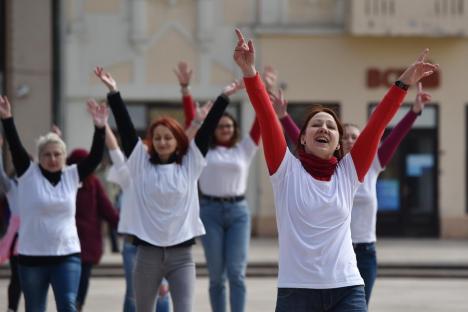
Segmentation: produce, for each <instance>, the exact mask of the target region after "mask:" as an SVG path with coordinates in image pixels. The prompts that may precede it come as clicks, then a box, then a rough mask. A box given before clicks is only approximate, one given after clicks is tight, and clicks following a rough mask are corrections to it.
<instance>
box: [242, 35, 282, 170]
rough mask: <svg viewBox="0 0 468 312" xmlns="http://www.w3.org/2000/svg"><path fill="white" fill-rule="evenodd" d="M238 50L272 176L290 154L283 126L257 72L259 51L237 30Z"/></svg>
mask: <svg viewBox="0 0 468 312" xmlns="http://www.w3.org/2000/svg"><path fill="white" fill-rule="evenodd" d="M236 34H237V39H238V40H237V46H236V48H235V50H234V61H235V62H236V64H237V65H238V66H239V67H240V69H241V70H242V73H243V74H244V83H245V87H246V90H247V94H248V95H249V98H250V102H251V103H252V105H253V107H254V109H255V113H256V114H257V118H258V122H259V124H260V132H261V136H262V139H263V153H264V154H265V159H266V162H267V166H268V171H269V173H270V175H273V174H274V173H275V172H276V170H278V167H279V165H280V164H281V161H282V160H283V158H284V155H285V153H286V140H285V138H284V135H283V131H282V129H281V125H280V123H279V121H278V118H276V114H275V111H274V109H273V106H272V105H271V103H270V98H269V96H268V93H267V91H266V89H265V86H264V85H263V82H262V80H261V78H260V76H259V75H258V73H257V70H256V69H255V50H254V46H253V43H252V41H251V40H249V42H248V43H246V42H245V40H244V37H243V36H242V33H241V32H240V31H239V30H238V29H236Z"/></svg>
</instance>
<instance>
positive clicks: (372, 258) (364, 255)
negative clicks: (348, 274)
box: [353, 243, 377, 304]
mask: <svg viewBox="0 0 468 312" xmlns="http://www.w3.org/2000/svg"><path fill="white" fill-rule="evenodd" d="M353 246H354V252H355V253H356V260H357V266H358V269H359V273H361V277H362V279H363V280H364V284H365V286H364V289H365V292H366V303H367V304H369V301H370V296H371V293H372V288H373V287H374V283H375V279H376V277H377V255H376V251H375V243H361V244H353Z"/></svg>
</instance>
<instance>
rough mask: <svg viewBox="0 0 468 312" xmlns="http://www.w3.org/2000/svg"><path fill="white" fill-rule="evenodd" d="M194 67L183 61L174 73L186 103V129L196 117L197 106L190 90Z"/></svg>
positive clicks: (184, 103) (183, 100) (183, 101)
mask: <svg viewBox="0 0 468 312" xmlns="http://www.w3.org/2000/svg"><path fill="white" fill-rule="evenodd" d="M192 73H193V72H192V69H191V68H190V67H189V65H188V63H187V62H184V61H181V62H179V63H178V64H177V68H176V69H174V74H175V75H176V77H177V80H178V81H179V85H180V92H181V93H182V103H183V105H184V115H185V123H184V124H185V129H187V128H189V127H190V124H191V122H192V120H193V119H194V118H195V108H194V102H193V99H192V94H191V92H190V79H191V78H192Z"/></svg>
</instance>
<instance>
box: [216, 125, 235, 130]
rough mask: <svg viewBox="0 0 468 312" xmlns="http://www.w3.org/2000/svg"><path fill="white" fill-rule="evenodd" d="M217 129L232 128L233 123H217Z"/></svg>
mask: <svg viewBox="0 0 468 312" xmlns="http://www.w3.org/2000/svg"><path fill="white" fill-rule="evenodd" d="M216 128H217V129H232V128H234V125H232V124H230V125H218V126H217V127H216Z"/></svg>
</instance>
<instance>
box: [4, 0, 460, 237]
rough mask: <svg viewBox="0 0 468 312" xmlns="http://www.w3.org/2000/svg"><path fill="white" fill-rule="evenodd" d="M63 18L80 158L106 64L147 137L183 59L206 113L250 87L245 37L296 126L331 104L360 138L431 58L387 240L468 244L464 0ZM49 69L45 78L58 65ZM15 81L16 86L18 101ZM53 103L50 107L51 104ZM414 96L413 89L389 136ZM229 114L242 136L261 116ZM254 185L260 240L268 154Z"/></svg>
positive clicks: (267, 219)
mask: <svg viewBox="0 0 468 312" xmlns="http://www.w3.org/2000/svg"><path fill="white" fill-rule="evenodd" d="M17 2H18V3H21V2H27V1H26V0H22V1H14V3H17ZM29 2H31V3H35V2H34V1H29ZM12 3H13V1H12ZM37 6H39V5H37ZM37 9H38V10H39V11H40V10H41V8H39V7H38V8H37ZM60 12H61V14H60V16H61V20H62V21H63V28H62V33H61V36H62V37H61V40H60V42H61V43H60V44H61V50H60V51H62V53H61V60H62V64H63V70H62V71H61V76H60V77H61V79H60V82H61V91H62V93H63V98H62V101H61V103H62V105H61V106H60V107H61V108H60V110H61V112H62V115H63V124H64V132H65V136H66V140H67V142H68V143H69V144H70V147H71V148H73V147H78V146H81V147H88V146H89V145H90V143H91V135H92V125H91V121H90V119H89V117H88V116H87V115H86V109H85V101H86V99H87V98H88V97H95V98H98V99H103V98H105V95H106V90H105V88H104V87H103V86H102V85H101V84H100V83H99V81H98V80H97V79H96V78H95V77H93V74H92V70H93V68H94V67H95V66H97V65H100V66H103V67H105V68H106V70H108V71H109V72H111V73H112V74H113V76H114V77H115V78H116V80H117V82H118V85H119V88H120V90H121V92H122V95H123V97H124V98H125V99H126V101H127V102H128V104H129V108H130V112H131V114H132V117H133V120H134V122H135V124H136V127H137V128H138V129H139V130H141V131H143V130H144V129H145V127H146V125H147V124H148V123H149V122H150V121H151V119H152V118H154V117H155V116H157V115H161V114H171V115H174V116H176V117H178V118H180V117H181V116H182V114H181V95H180V92H179V86H178V84H177V80H176V77H175V76H174V74H173V73H172V69H173V68H174V67H175V66H176V64H177V62H178V61H180V60H186V61H188V62H189V63H190V64H191V65H192V67H193V68H194V77H193V83H192V86H191V87H192V92H193V95H194V97H195V98H196V99H197V100H200V101H203V100H207V99H212V98H214V97H216V96H217V95H218V94H219V93H220V90H221V89H222V87H223V86H224V85H225V84H227V83H228V82H230V81H232V79H234V78H238V77H240V76H241V74H240V72H239V70H238V69H237V68H236V66H235V64H234V62H233V60H232V51H233V47H234V45H235V42H236V38H235V35H234V32H233V29H234V28H235V27H239V28H241V29H242V30H243V31H244V32H245V34H246V35H247V36H248V37H249V38H252V39H253V40H254V42H255V46H256V51H257V61H256V62H257V65H258V66H257V67H258V68H259V69H260V68H262V67H263V66H264V65H267V64H269V65H273V66H274V67H275V68H276V69H277V70H278V72H279V78H280V81H281V82H282V86H284V87H285V92H286V97H287V99H288V100H289V102H290V112H291V114H292V115H293V117H295V118H297V122H301V120H300V116H302V115H303V112H304V111H305V110H307V107H308V106H309V105H310V104H312V103H318V104H324V105H333V106H334V107H336V108H337V109H338V110H339V112H340V115H341V117H342V119H343V120H344V121H346V122H353V123H356V124H358V125H360V126H363V125H365V122H366V120H367V118H368V116H369V114H370V112H371V110H372V107H373V106H374V105H375V104H377V103H378V102H379V100H380V99H381V98H382V97H383V95H384V94H385V92H386V90H387V89H388V87H389V85H391V83H392V82H393V81H394V80H395V79H396V78H397V77H398V75H399V72H401V70H402V69H404V68H406V66H408V65H409V64H410V63H411V62H413V61H414V59H415V57H416V56H417V55H418V54H419V53H420V52H421V51H422V50H423V49H424V48H426V47H429V48H430V49H431V54H430V59H431V61H433V62H435V63H440V65H441V68H442V70H441V72H440V73H439V74H438V75H437V76H435V78H433V79H431V80H427V81H425V82H424V85H425V86H426V87H427V90H428V91H429V92H431V94H432V96H433V103H432V104H431V105H429V106H428V107H427V109H426V110H425V111H424V113H423V114H422V116H421V117H420V118H419V119H418V121H417V122H416V124H415V127H414V128H415V129H414V131H412V132H411V133H410V134H409V135H408V137H407V138H406V139H405V141H404V142H403V143H402V146H401V147H400V149H399V151H398V153H397V155H395V157H394V159H393V161H392V163H391V165H390V166H389V167H388V168H387V170H386V172H385V173H384V174H383V176H382V178H381V179H380V181H379V185H378V189H379V204H380V207H379V224H378V231H379V234H381V235H387V236H402V237H405V236H418V237H444V238H452V237H457V238H466V237H468V208H467V207H468V204H467V199H466V194H467V192H466V189H467V186H468V184H467V182H466V180H467V171H468V166H467V162H468V161H467V159H468V157H467V151H466V149H467V148H466V147H467V146H468V145H467V140H468V139H467V138H468V129H467V126H466V125H467V118H468V108H467V107H468V92H467V91H466V87H465V85H464V84H465V81H468V79H467V78H468V77H467V76H468V73H467V71H466V68H467V66H468V65H467V64H466V62H465V61H464V60H465V59H466V55H468V38H467V35H468V1H467V0H453V1H447V0H413V1H411V2H409V1H405V0H349V1H345V0H242V1H239V0H219V1H215V0H100V1H92V0H67V1H64V2H63V6H62V8H61V11H60ZM22 31H27V30H22ZM47 40H50V39H47ZM17 45H18V46H17V47H16V48H15V49H14V51H19V52H18V53H20V54H21V53H25V52H24V49H25V50H28V49H30V46H29V45H27V44H25V46H22V45H21V44H20V43H17ZM18 49H19V50H18ZM49 52H50V51H49ZM39 56H40V55H39ZM32 59H34V58H32ZM32 59H31V60H32ZM28 60H29V57H28ZM34 60H35V59H34ZM41 64H42V66H44V67H47V68H50V65H47V64H50V59H45V58H44V59H43V60H42V62H41ZM46 65H47V66H46ZM20 77H21V74H16V75H12V76H11V78H10V77H9V78H8V79H12V84H13V85H12V87H11V88H12V90H13V89H14V87H13V86H15V85H16V84H17V83H19V80H21V79H23V78H20ZM47 94H48V93H47V92H44V95H43V96H44V99H43V100H41V102H48V103H51V100H50V98H51V95H47ZM414 96H415V92H414V90H411V91H410V92H409V94H408V96H407V98H406V101H407V102H406V105H404V106H403V107H402V109H401V111H400V112H399V114H398V116H397V117H396V118H395V119H394V120H393V121H392V125H394V124H395V123H396V122H397V121H398V120H399V118H401V116H403V115H404V113H405V110H407V109H408V108H409V105H410V104H411V102H412V101H413V99H414ZM46 98H47V99H49V100H47V99H46ZM233 102H234V105H233V106H232V107H231V109H232V110H233V111H234V112H235V113H236V114H237V115H238V117H239V120H240V123H241V126H242V131H243V133H244V134H247V133H248V130H249V128H250V124H251V122H252V120H253V118H254V112H253V110H252V108H251V107H250V104H249V102H248V98H247V96H246V95H245V93H244V94H240V95H237V96H236V97H235V98H234V99H233ZM22 113H23V114H25V116H29V117H31V116H36V115H32V114H31V112H29V113H28V114H26V113H25V112H22ZM32 113H33V114H34V112H32ZM37 113H38V112H37ZM44 118H45V117H44ZM48 118H49V119H50V116H48ZM23 131H27V130H23ZM35 131H37V129H36V130H35ZM36 133H37V132H36ZM249 185H250V187H249V191H248V194H247V195H248V199H249V202H250V206H251V208H252V214H253V217H254V220H253V232H254V233H255V234H257V235H275V234H276V225H275V211H274V207H273V196H272V193H271V187H270V183H269V178H268V174H267V170H266V166H265V162H264V160H263V155H262V151H260V152H259V155H257V157H256V159H255V160H254V162H253V164H252V167H251V175H250V181H249Z"/></svg>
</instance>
